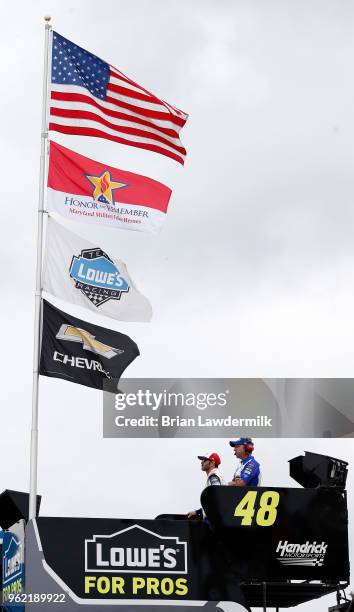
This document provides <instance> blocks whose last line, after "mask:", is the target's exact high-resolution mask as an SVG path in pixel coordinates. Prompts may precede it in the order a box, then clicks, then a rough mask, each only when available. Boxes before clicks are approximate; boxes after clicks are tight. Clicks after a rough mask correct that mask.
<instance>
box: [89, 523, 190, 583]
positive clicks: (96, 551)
mask: <svg viewBox="0 0 354 612" xmlns="http://www.w3.org/2000/svg"><path fill="white" fill-rule="evenodd" d="M85 571H86V572H104V573H107V572H111V573H117V572H119V573H120V574H121V573H134V574H147V573H153V574H187V543H186V542H181V541H180V540H179V538H178V537H171V536H161V535H159V534H157V533H154V532H153V531H149V530H148V529H145V528H144V527H140V525H132V526H131V527H128V528H127V529H122V530H121V531H118V532H117V533H113V534H112V535H95V536H93V539H92V540H85Z"/></svg>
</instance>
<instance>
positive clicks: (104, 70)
mask: <svg viewBox="0 0 354 612" xmlns="http://www.w3.org/2000/svg"><path fill="white" fill-rule="evenodd" d="M187 118H188V115H187V114H186V113H184V112H183V111H181V110H179V109H178V108H175V107H174V106H172V105H171V104H168V103H167V102H164V101H163V100H160V99H159V98H157V97H156V96H154V95H153V94H151V93H150V92H148V91H147V90H146V89H144V88H143V87H141V86H140V85H138V84H137V83H135V82H134V81H132V80H131V79H129V78H128V77H127V76H125V75H124V74H123V73H122V72H120V70H118V69H117V68H114V67H113V66H110V65H109V64H108V63H107V62H104V61H103V60H101V59H100V58H98V57H97V56H96V55H93V54H92V53H89V52H88V51H86V50H85V49H82V48H81V47H79V46H78V45H75V44H74V43H72V42H71V41H70V40H67V39H66V38H64V37H63V36H61V35H60V34H58V33H57V32H53V51H52V84H51V102H50V123H49V129H50V130H56V131H57V132H62V133H64V134H77V135H80V136H97V137H98V138H106V139H108V140H113V141H115V142H119V143H121V144H126V145H130V146H132V147H139V148H142V149H148V150H150V151H154V152H156V153H161V154H162V155H166V156H167V157H171V158H172V159H175V160H176V161H178V162H180V163H181V164H183V163H184V159H185V156H186V150H185V148H184V147H183V145H182V143H181V141H180V139H179V131H180V130H181V128H182V127H183V126H184V124H185V122H186V121H187Z"/></svg>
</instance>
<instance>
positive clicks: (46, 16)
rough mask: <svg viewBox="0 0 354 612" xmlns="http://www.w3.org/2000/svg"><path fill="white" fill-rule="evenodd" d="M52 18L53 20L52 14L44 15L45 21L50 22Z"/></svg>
mask: <svg viewBox="0 0 354 612" xmlns="http://www.w3.org/2000/svg"><path fill="white" fill-rule="evenodd" d="M50 20H51V16H50V15H45V16H44V21H45V22H46V23H49V22H50Z"/></svg>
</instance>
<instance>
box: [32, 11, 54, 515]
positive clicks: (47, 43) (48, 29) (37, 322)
mask: <svg viewBox="0 0 354 612" xmlns="http://www.w3.org/2000/svg"><path fill="white" fill-rule="evenodd" d="M50 19H51V18H50V17H44V20H45V22H46V23H45V40H44V69H43V98H42V130H41V156H40V167H39V198H38V221H37V266H36V293H35V311H34V349H33V383H32V427H31V460H30V495H29V518H30V519H33V518H35V517H36V505H37V459H38V383H39V346H40V335H41V300H42V249H43V215H44V212H45V210H44V181H45V171H46V158H47V139H48V92H49V77H50V64H51V55H50V50H51V40H52V36H51V34H52V26H51V24H50Z"/></svg>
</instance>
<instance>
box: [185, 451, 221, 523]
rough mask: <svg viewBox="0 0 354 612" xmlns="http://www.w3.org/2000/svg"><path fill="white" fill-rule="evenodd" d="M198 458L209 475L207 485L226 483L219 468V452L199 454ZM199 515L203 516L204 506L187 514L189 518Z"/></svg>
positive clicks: (203, 469)
mask: <svg viewBox="0 0 354 612" xmlns="http://www.w3.org/2000/svg"><path fill="white" fill-rule="evenodd" d="M198 459H199V460H200V461H201V466H200V467H201V469H202V471H203V472H206V475H207V481H206V485H205V486H206V487H213V486H215V485H217V486H220V485H224V484H225V481H224V479H223V477H222V476H221V474H220V472H219V470H218V467H219V465H220V463H221V460H220V457H219V455H218V453H205V455H198ZM197 516H198V517H199V518H203V509H202V508H199V510H192V511H191V512H188V514H187V518H189V519H191V518H195V517H197Z"/></svg>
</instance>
